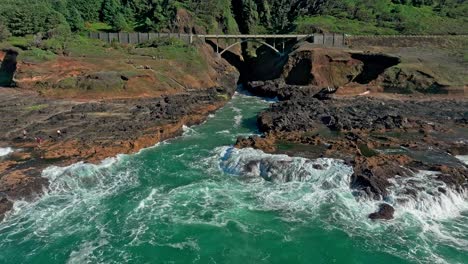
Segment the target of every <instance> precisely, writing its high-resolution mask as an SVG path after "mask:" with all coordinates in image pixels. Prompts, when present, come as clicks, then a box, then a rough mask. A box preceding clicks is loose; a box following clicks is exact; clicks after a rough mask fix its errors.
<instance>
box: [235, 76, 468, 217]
mask: <svg viewBox="0 0 468 264" xmlns="http://www.w3.org/2000/svg"><path fill="white" fill-rule="evenodd" d="M248 89H249V90H250V91H251V92H252V93H255V94H259V95H262V96H268V97H270V98H272V97H277V98H278V100H279V102H277V103H274V104H272V105H271V107H270V108H269V109H267V110H265V111H264V112H262V113H260V114H259V116H258V124H259V127H260V130H261V131H262V132H264V135H263V136H254V137H250V138H239V139H238V140H237V143H236V147H238V148H244V147H253V148H257V149H262V150H263V151H265V152H268V153H277V154H288V155H291V156H302V157H307V158H319V157H331V158H339V159H343V160H345V161H346V163H347V164H349V165H351V166H352V167H353V168H354V173H353V175H352V176H351V181H350V188H351V189H352V190H353V193H354V195H355V196H356V197H357V198H358V199H361V198H364V199H375V200H388V199H391V197H392V194H391V192H390V190H391V189H392V188H393V187H394V185H395V180H394V179H395V177H397V178H399V179H400V178H401V179H408V180H407V181H405V182H404V184H401V186H399V188H400V190H399V192H401V193H402V195H403V196H404V197H406V198H405V199H418V193H419V192H421V191H425V192H426V191H427V192H429V193H431V195H434V196H435V197H437V196H440V195H443V194H445V193H446V192H447V188H450V189H452V190H456V191H459V192H460V191H464V190H466V189H467V188H468V169H467V168H466V166H465V165H464V164H463V163H462V162H461V161H459V160H457V159H455V158H453V156H451V154H452V155H466V154H468V150H467V144H468V143H467V142H468V137H467V135H468V133H467V131H468V130H467V128H468V126H467V122H466V120H467V115H468V112H467V109H468V101H467V100H466V99H465V98H463V97H462V98H447V97H435V98H434V97H433V98H428V97H425V96H420V97H417V96H414V97H408V96H392V97H389V96H386V95H384V94H376V95H375V96H333V95H331V96H327V97H326V98H324V97H320V96H317V94H318V93H320V91H321V88H320V87H316V86H292V85H287V84H285V83H284V82H283V81H281V80H275V81H266V82H252V83H250V84H249V85H248ZM284 145H286V146H287V148H284V147H282V146H284ZM420 171H431V172H434V175H435V176H430V177H429V176H427V178H426V181H428V182H432V183H433V185H434V186H436V187H434V188H432V189H431V190H430V191H428V190H425V189H424V188H422V187H421V186H420V183H419V182H418V181H413V180H411V179H412V178H413V177H414V176H415V175H416V174H417V173H419V172H420ZM431 175H432V174H431ZM437 186H439V187H437ZM405 199H397V200H395V201H394V203H403V202H406V200H405ZM393 213H394V208H393V207H392V206H391V205H389V204H382V206H381V207H380V209H379V211H377V212H375V213H374V214H371V215H370V216H369V218H371V219H374V220H377V219H386V220H388V219H392V218H393Z"/></svg>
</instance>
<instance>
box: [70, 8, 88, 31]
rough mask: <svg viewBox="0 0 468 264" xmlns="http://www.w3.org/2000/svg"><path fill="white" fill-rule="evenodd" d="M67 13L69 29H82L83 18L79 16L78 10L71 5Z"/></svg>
mask: <svg viewBox="0 0 468 264" xmlns="http://www.w3.org/2000/svg"><path fill="white" fill-rule="evenodd" d="M69 14H70V15H69V16H68V17H67V21H68V24H70V28H71V30H73V31H79V30H82V29H84V20H83V17H81V14H80V12H79V11H78V10H77V9H76V8H74V7H72V9H71V10H70V12H69Z"/></svg>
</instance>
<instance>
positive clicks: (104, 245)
mask: <svg viewBox="0 0 468 264" xmlns="http://www.w3.org/2000/svg"><path fill="white" fill-rule="evenodd" d="M267 106H268V102H265V101H262V100H260V99H258V98H255V97H249V96H246V95H242V94H237V95H236V96H235V97H234V99H233V100H232V101H231V102H230V103H229V104H228V105H227V106H226V107H224V108H223V109H221V110H219V111H218V112H217V113H216V114H214V115H213V116H211V117H210V118H209V119H208V120H207V122H206V123H204V124H202V125H200V126H197V127H194V128H187V129H186V131H185V133H184V135H183V136H182V137H179V138H177V139H173V140H170V141H167V142H164V143H161V144H158V145H157V146H155V147H153V148H150V149H146V150H143V151H141V152H140V153H138V154H135V155H121V156H118V157H117V158H113V159H108V160H105V161H104V162H103V163H102V164H100V165H89V164H75V165H73V166H70V167H66V168H58V167H51V168H48V169H47V170H46V171H45V172H44V176H45V177H47V178H48V179H49V180H50V182H51V188H50V191H48V193H47V194H46V195H45V196H43V197H41V198H40V199H38V200H37V201H36V202H34V203H26V202H17V203H16V204H15V210H14V212H13V213H12V214H10V215H9V216H8V217H7V218H6V220H5V221H3V222H2V223H0V263H468V203H467V196H466V194H457V193H454V192H448V193H447V195H446V196H443V197H433V196H431V195H430V190H431V189H432V188H437V186H438V185H437V184H439V183H437V184H433V183H431V184H430V183H427V180H424V179H427V175H426V176H424V175H422V174H419V175H416V176H415V177H414V178H413V179H412V180H413V181H416V182H417V181H419V182H420V185H421V190H423V191H421V193H422V194H423V195H422V196H421V197H419V198H418V199H416V200H410V201H408V203H407V204H405V205H404V206H397V214H396V218H395V220H392V221H389V222H371V221H369V220H368V219H367V215H368V214H369V213H370V212H373V211H374V210H375V209H376V208H377V205H378V204H377V203H375V202H372V201H357V200H356V199H355V198H354V197H353V196H352V194H351V191H350V190H349V187H348V185H349V177H350V175H351V174H352V168H350V167H348V166H346V165H344V164H343V163H342V162H341V161H337V160H331V159H320V160H315V161H310V160H306V159H302V158H289V157H285V156H279V155H267V154H264V153H262V152H260V151H255V150H251V149H246V150H236V149H232V148H231V147H230V145H231V144H233V142H235V139H236V137H237V136H239V135H250V134H252V133H256V132H257V131H256V126H255V123H256V115H257V113H258V112H259V111H261V110H262V109H264V108H266V107H267ZM316 164H320V165H321V166H322V167H323V168H324V169H323V170H317V169H314V165H316ZM426 173H427V174H430V173H429V172H426ZM263 178H268V179H270V180H271V181H265V180H264V179H263ZM286 178H289V180H293V181H292V182H285V179H286ZM404 181H405V179H397V180H395V187H394V189H393V193H394V197H395V198H398V197H401V196H402V195H403V194H401V193H400V192H399V186H401V185H404V183H405V182H404Z"/></svg>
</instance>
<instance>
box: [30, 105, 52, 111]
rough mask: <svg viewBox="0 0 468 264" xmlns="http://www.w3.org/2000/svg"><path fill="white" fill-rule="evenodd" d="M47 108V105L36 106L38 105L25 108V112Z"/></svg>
mask: <svg viewBox="0 0 468 264" xmlns="http://www.w3.org/2000/svg"><path fill="white" fill-rule="evenodd" d="M47 107H49V105H48V104H38V105H31V106H28V107H26V108H25V110H26V111H39V110H42V109H44V108H47Z"/></svg>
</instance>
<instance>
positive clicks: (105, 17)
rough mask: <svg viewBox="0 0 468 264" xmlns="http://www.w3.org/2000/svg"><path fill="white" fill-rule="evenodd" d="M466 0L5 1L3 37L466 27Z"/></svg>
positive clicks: (0, 11)
mask: <svg viewBox="0 0 468 264" xmlns="http://www.w3.org/2000/svg"><path fill="white" fill-rule="evenodd" d="M467 13H468V1H461V0H291V1H284V0H73V1H72V0H2V5H0V41H2V40H4V39H6V38H8V37H9V36H10V35H11V34H12V35H14V36H25V35H31V34H37V33H42V34H43V35H45V34H48V33H49V32H50V31H54V30H56V29H57V28H61V29H60V31H62V32H64V31H66V30H68V31H77V32H79V31H86V30H87V31H143V32H149V31H189V30H193V31H197V32H203V31H207V32H210V33H236V32H242V33H267V32H268V33H276V32H288V31H298V32H311V31H338V32H346V33H353V34H396V33H402V34H468V23H467V22H468V17H467V16H466V14H467Z"/></svg>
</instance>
